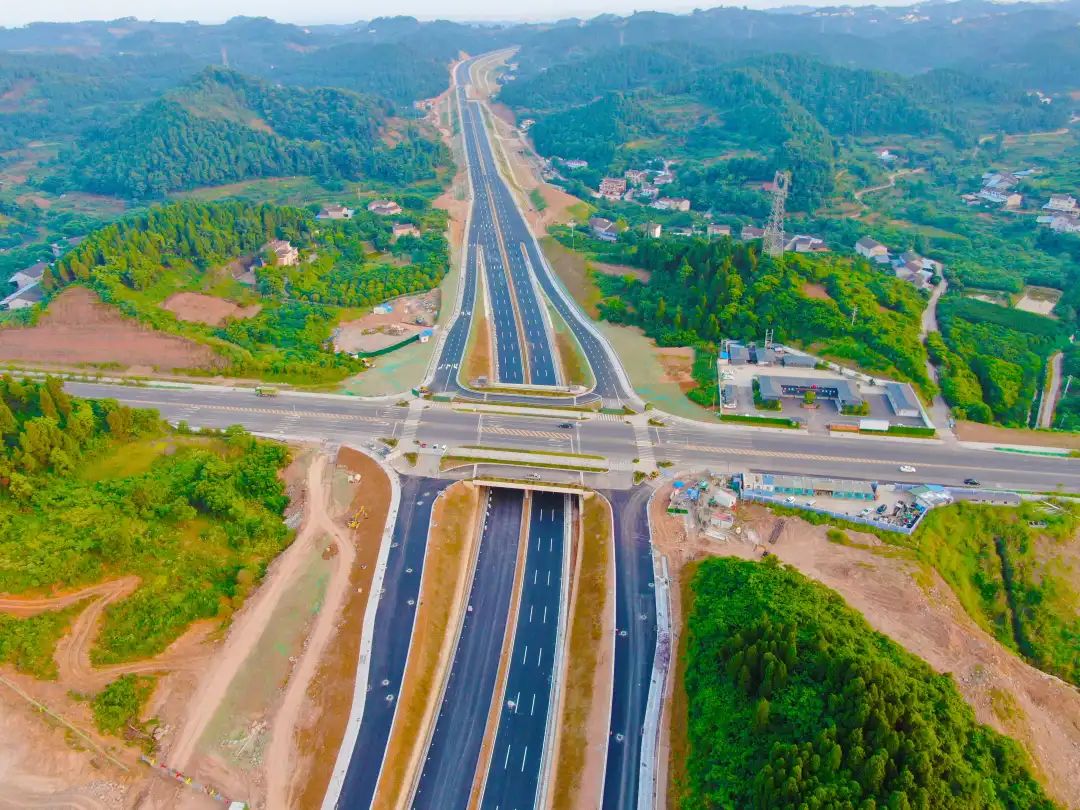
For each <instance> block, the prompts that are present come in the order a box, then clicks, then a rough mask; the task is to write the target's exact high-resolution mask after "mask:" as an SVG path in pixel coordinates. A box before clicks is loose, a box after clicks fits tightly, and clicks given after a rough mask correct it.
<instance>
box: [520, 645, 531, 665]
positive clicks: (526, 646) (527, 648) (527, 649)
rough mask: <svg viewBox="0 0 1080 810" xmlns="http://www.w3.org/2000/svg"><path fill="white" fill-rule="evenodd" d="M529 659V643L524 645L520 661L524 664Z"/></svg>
mask: <svg viewBox="0 0 1080 810" xmlns="http://www.w3.org/2000/svg"><path fill="white" fill-rule="evenodd" d="M528 659H529V645H528V644H526V645H525V652H524V653H523V654H522V656H521V663H522V664H524V663H525V662H526V661H527V660H528Z"/></svg>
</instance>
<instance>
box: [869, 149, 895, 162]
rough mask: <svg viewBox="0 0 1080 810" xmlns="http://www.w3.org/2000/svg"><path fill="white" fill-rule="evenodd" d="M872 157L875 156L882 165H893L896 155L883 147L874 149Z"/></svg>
mask: <svg viewBox="0 0 1080 810" xmlns="http://www.w3.org/2000/svg"><path fill="white" fill-rule="evenodd" d="M874 155H876V156H877V159H878V160H880V161H881V162H882V163H894V162H895V161H896V155H894V154H893V153H892V152H890V151H889V150H888V149H887V148H885V147H881V148H880V149H875V150H874Z"/></svg>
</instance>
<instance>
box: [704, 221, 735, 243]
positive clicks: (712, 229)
mask: <svg viewBox="0 0 1080 810" xmlns="http://www.w3.org/2000/svg"><path fill="white" fill-rule="evenodd" d="M705 235H706V236H708V237H709V238H710V239H712V238H713V237H714V236H731V226H730V225H717V224H716V223H715V222H710V223H709V224H708V225H707V226H706V227H705Z"/></svg>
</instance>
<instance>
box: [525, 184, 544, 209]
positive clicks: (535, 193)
mask: <svg viewBox="0 0 1080 810" xmlns="http://www.w3.org/2000/svg"><path fill="white" fill-rule="evenodd" d="M529 201H530V202H531V203H532V204H533V208H535V209H536V210H537V211H543V210H544V209H546V208H547V207H548V204H547V200H545V199H544V195H543V194H541V193H540V189H538V188H534V189H533V190H532V191H530V192H529Z"/></svg>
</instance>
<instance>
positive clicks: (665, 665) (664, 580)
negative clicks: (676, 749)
mask: <svg viewBox="0 0 1080 810" xmlns="http://www.w3.org/2000/svg"><path fill="white" fill-rule="evenodd" d="M659 491H660V490H659V489H654V490H653V494H652V495H650V496H649V500H648V503H647V504H646V506H645V510H646V513H645V514H646V523H647V524H648V526H649V546H650V547H652V544H653V531H652V521H651V520H648V519H647V518H648V514H649V507H650V506H651V505H652V500H653V498H655V497H656V493H657V492H659ZM652 559H653V595H654V596H655V598H656V650H655V651H654V653H653V673H652V677H651V679H650V681H649V699H648V701H647V702H646V704H645V722H644V724H643V728H642V734H641V762H640V765H639V770H638V802H637V806H638V810H653V809H654V808H656V807H658V806H659V803H660V802H661V798H660V793H661V791H662V789H663V786H662V785H660V784H659V780H658V778H657V776H658V772H659V763H658V761H657V757H658V756H659V751H660V735H661V733H662V732H663V727H662V724H661V722H660V721H661V719H662V717H663V707H664V693H665V691H666V684H667V677H668V671H669V669H670V666H671V614H670V613H669V609H670V608H669V605H670V599H671V597H670V595H669V594H668V571H667V559H666V558H664V557H662V556H660V555H658V554H657V552H656V550H655V549H654V550H653V552H652Z"/></svg>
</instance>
